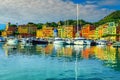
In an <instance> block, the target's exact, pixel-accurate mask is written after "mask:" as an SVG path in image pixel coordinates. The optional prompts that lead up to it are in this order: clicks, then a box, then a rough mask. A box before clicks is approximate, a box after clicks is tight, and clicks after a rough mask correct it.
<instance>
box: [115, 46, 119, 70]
mask: <svg viewBox="0 0 120 80" xmlns="http://www.w3.org/2000/svg"><path fill="white" fill-rule="evenodd" d="M115 56H116V64H115V65H114V69H115V70H117V71H120V48H116V55H115Z"/></svg>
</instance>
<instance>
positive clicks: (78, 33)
mask: <svg viewBox="0 0 120 80" xmlns="http://www.w3.org/2000/svg"><path fill="white" fill-rule="evenodd" d="M78 7H79V6H78V4H77V37H79V36H80V34H79V21H78V15H79V8H78Z"/></svg>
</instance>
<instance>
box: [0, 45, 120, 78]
mask: <svg viewBox="0 0 120 80" xmlns="http://www.w3.org/2000/svg"><path fill="white" fill-rule="evenodd" d="M119 79H120V49H119V48H114V47H112V46H104V45H99V46H80V45H53V44H48V45H36V46H29V47H28V46H26V47H23V46H20V45H18V46H16V47H13V46H5V44H4V43H0V80H119Z"/></svg>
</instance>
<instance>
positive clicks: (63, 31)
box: [58, 25, 76, 38]
mask: <svg viewBox="0 0 120 80" xmlns="http://www.w3.org/2000/svg"><path fill="white" fill-rule="evenodd" d="M75 29H76V28H75V27H74V26H73V25H69V26H59V27H58V37H62V38H74V37H75V33H76V30H75Z"/></svg>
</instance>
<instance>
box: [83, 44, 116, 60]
mask: <svg viewBox="0 0 120 80" xmlns="http://www.w3.org/2000/svg"><path fill="white" fill-rule="evenodd" d="M115 52H116V51H115V49H114V48H113V47H112V46H106V47H98V46H93V47H90V48H86V49H84V50H83V51H82V57H83V58H86V59H88V58H90V56H91V55H95V57H96V58H99V59H101V60H107V61H112V62H113V61H115Z"/></svg>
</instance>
